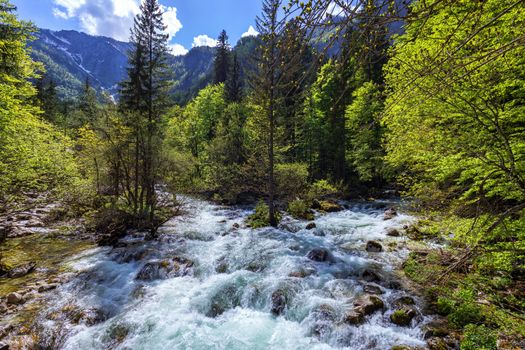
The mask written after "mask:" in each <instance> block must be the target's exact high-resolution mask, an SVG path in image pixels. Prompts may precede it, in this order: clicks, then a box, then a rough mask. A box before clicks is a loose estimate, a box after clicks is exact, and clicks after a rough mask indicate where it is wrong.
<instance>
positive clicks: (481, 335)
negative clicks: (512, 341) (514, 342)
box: [460, 324, 498, 350]
mask: <svg viewBox="0 0 525 350" xmlns="http://www.w3.org/2000/svg"><path fill="white" fill-rule="evenodd" d="M497 348H498V347H497V343H496V334H495V333H494V331H492V330H490V329H488V328H487V327H485V326H483V325H481V326H476V325H474V324H469V325H467V326H466V327H465V333H464V338H463V341H462V342H461V346H460V349H461V350H497Z"/></svg>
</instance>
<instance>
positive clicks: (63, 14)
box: [53, 7, 69, 19]
mask: <svg viewBox="0 0 525 350" xmlns="http://www.w3.org/2000/svg"><path fill="white" fill-rule="evenodd" d="M53 16H55V17H57V18H62V19H68V18H69V16H68V14H67V13H66V12H64V11H62V10H60V9H58V8H56V7H55V8H54V9H53Z"/></svg>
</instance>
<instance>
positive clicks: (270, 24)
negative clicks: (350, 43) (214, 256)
mask: <svg viewBox="0 0 525 350" xmlns="http://www.w3.org/2000/svg"><path fill="white" fill-rule="evenodd" d="M280 7H281V1H280V0H264V2H263V10H262V15H261V16H258V17H257V20H256V24H257V30H258V32H259V33H260V39H261V45H260V46H259V49H258V58H257V67H258V72H257V74H256V75H255V76H254V77H253V79H252V80H253V83H254V85H255V94H256V97H257V99H258V100H259V103H260V105H261V107H262V108H263V110H264V112H265V114H266V121H267V131H268V143H267V145H268V207H269V223H270V225H272V226H277V218H276V212H275V203H274V201H275V176H274V170H275V169H274V165H275V154H274V153H275V150H274V146H275V145H274V144H275V133H276V119H277V118H276V114H277V111H278V103H279V101H278V84H279V80H280V73H281V70H280V69H279V68H280V64H281V57H280V55H279V37H280V34H281V33H282V31H283V21H281V20H280V19H279V18H278V11H279V8H280Z"/></svg>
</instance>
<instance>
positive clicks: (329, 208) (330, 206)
mask: <svg viewBox="0 0 525 350" xmlns="http://www.w3.org/2000/svg"><path fill="white" fill-rule="evenodd" d="M319 210H321V211H324V212H327V213H335V212H338V211H341V210H343V207H342V206H340V205H339V204H337V203H335V202H333V201H320V202H319Z"/></svg>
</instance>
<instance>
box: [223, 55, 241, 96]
mask: <svg viewBox="0 0 525 350" xmlns="http://www.w3.org/2000/svg"><path fill="white" fill-rule="evenodd" d="M240 73H241V66H240V65H239V60H238V58H237V53H236V52H234V53H233V60H232V66H231V69H230V74H229V75H228V79H227V80H226V100H227V101H228V102H240V101H241V98H242V82H241V74H240Z"/></svg>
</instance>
